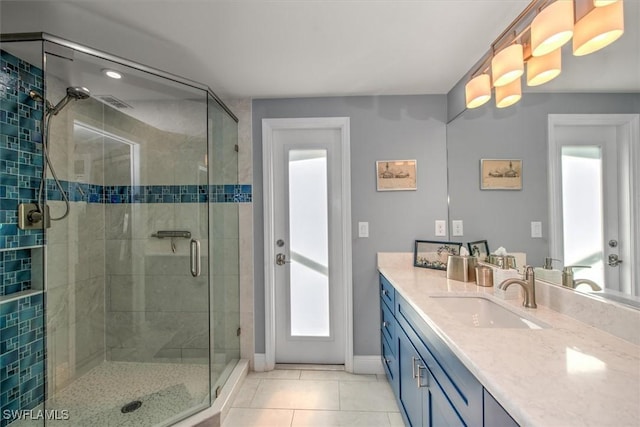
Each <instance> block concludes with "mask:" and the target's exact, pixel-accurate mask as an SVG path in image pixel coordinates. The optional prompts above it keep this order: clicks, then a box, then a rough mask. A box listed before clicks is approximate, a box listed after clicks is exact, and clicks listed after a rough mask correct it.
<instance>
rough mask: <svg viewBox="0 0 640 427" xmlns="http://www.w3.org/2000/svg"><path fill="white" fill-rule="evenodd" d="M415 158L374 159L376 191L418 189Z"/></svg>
mask: <svg viewBox="0 0 640 427" xmlns="http://www.w3.org/2000/svg"><path fill="white" fill-rule="evenodd" d="M417 167H418V162H417V161H416V160H378V161H376V188H377V190H378V191H410V190H417V189H418V180H417V172H418V170H417Z"/></svg>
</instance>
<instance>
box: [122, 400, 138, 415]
mask: <svg viewBox="0 0 640 427" xmlns="http://www.w3.org/2000/svg"><path fill="white" fill-rule="evenodd" d="M141 406H142V402H140V401H139V400H134V401H133V402H129V403H127V404H126V405H124V406H123V407H122V408H121V409H120V411H121V412H122V413H123V414H128V413H129V412H133V411H135V410H137V409H140V407H141Z"/></svg>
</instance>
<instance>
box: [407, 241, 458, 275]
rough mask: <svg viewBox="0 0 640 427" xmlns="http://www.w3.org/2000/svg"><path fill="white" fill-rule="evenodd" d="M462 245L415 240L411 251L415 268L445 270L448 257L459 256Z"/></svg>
mask: <svg viewBox="0 0 640 427" xmlns="http://www.w3.org/2000/svg"><path fill="white" fill-rule="evenodd" d="M461 247H462V243H458V242H437V241H433V240H416V242H415V247H414V250H413V265H414V266H415V267H424V268H433V269H434V270H446V269H447V258H448V257H449V255H460V248H461Z"/></svg>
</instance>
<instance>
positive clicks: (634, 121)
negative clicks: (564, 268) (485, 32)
mask: <svg viewBox="0 0 640 427" xmlns="http://www.w3.org/2000/svg"><path fill="white" fill-rule="evenodd" d="M558 126H616V127H617V129H618V132H624V133H625V138H626V140H628V141H629V143H630V144H629V170H630V174H631V176H630V177H629V179H630V188H629V193H630V195H631V196H632V198H633V199H634V200H632V202H631V204H630V207H631V212H630V219H631V236H632V238H631V241H630V246H631V248H630V252H631V253H630V260H629V264H628V265H631V266H632V267H633V266H636V267H637V266H638V265H640V243H639V242H638V241H637V238H636V237H637V236H638V235H639V233H640V185H639V184H638V182H639V180H640V150H638V149H637V147H638V146H639V145H640V143H639V142H638V141H640V114H549V116H548V134H547V138H548V150H547V153H548V162H549V163H548V168H549V169H548V171H547V173H548V177H549V179H548V186H549V187H548V190H549V224H550V227H549V253H550V256H551V257H552V258H556V259H560V258H561V257H562V253H561V252H562V221H558V220H557V219H558V218H561V207H562V194H561V193H560V192H556V191H555V188H556V184H557V181H558V180H559V179H561V177H560V174H559V170H560V166H559V164H558V163H559V158H560V156H558V155H557V154H558V153H557V151H558V150H559V147H558V145H557V144H556V134H555V128H556V127H558ZM632 141H635V144H634V143H632ZM633 236H636V237H633ZM630 270H631V271H630V275H631V277H630V282H629V283H631V284H632V285H633V284H635V283H637V280H638V277H637V276H638V271H637V268H631V269H630ZM632 293H633V292H632ZM636 293H640V291H639V290H638V289H637V286H636Z"/></svg>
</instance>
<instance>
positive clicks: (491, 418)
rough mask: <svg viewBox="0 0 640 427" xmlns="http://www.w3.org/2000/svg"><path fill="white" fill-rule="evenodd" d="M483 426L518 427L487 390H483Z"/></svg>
mask: <svg viewBox="0 0 640 427" xmlns="http://www.w3.org/2000/svg"><path fill="white" fill-rule="evenodd" d="M484 425H485V426H487V427H489V426H492V427H518V423H516V422H515V420H514V419H513V418H511V415H509V414H508V413H507V411H505V410H504V408H503V407H502V406H501V405H500V404H499V403H498V402H496V400H495V399H494V398H493V396H491V394H490V393H489V392H488V391H487V390H484Z"/></svg>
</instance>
